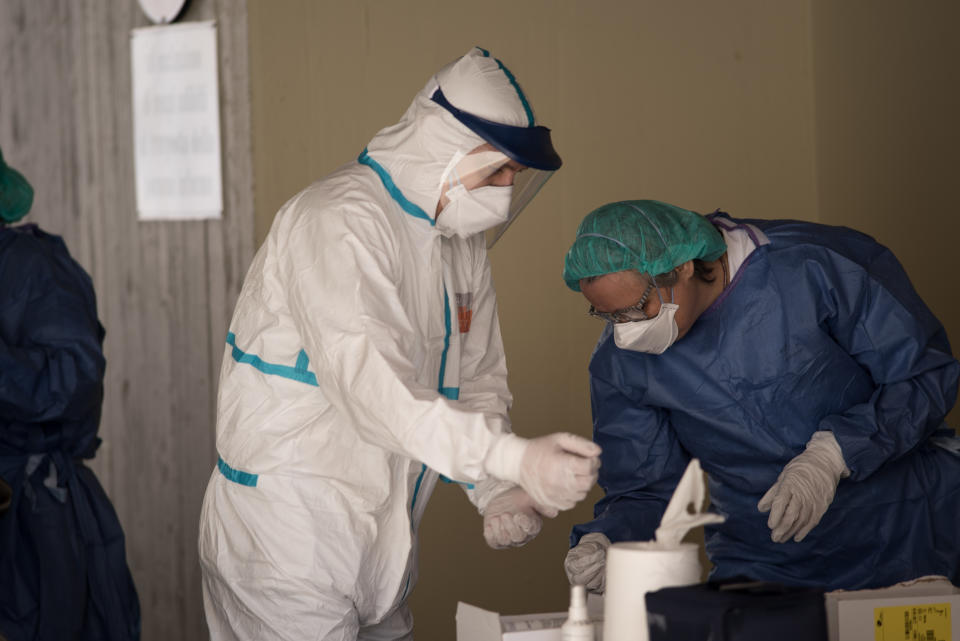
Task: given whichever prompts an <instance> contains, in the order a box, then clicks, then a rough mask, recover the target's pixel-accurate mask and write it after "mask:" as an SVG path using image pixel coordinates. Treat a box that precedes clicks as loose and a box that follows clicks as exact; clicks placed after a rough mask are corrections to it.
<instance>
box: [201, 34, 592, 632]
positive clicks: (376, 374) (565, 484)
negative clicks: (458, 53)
mask: <svg viewBox="0 0 960 641" xmlns="http://www.w3.org/2000/svg"><path fill="white" fill-rule="evenodd" d="M560 164H561V161H560V158H559V156H558V155H557V154H556V152H555V151H554V148H553V145H552V143H551V140H550V133H549V129H547V128H545V127H541V126H536V125H535V124H534V118H533V113H532V111H531V109H530V106H529V103H528V102H527V99H526V97H525V96H524V94H523V92H522V91H521V89H520V87H519V85H518V84H517V82H516V80H515V79H514V77H513V75H512V74H511V73H510V72H509V70H507V69H506V67H504V66H503V65H502V64H501V63H500V62H499V61H498V60H496V59H495V58H493V57H492V56H490V54H489V53H488V52H486V51H485V50H483V49H479V48H475V49H472V50H471V51H469V52H468V53H467V54H466V55H465V56H463V57H461V58H459V59H458V60H456V61H454V62H452V63H451V64H449V65H447V66H446V67H444V68H443V69H441V70H440V71H439V72H438V73H437V74H435V75H434V76H433V77H432V78H431V79H430V80H429V81H428V82H427V85H426V87H425V88H424V89H423V90H422V91H421V92H420V93H419V94H417V96H416V98H415V99H414V101H413V104H412V105H411V106H410V107H409V109H408V110H407V112H406V113H405V114H404V116H403V118H402V120H401V121H400V123H399V124H397V125H394V126H392V127H388V128H386V129H383V130H382V131H380V132H379V133H378V134H377V135H376V136H375V137H374V138H373V140H372V141H371V142H370V143H369V145H368V147H367V148H366V149H365V150H364V151H363V152H362V153H361V154H360V156H359V158H358V159H357V161H355V162H352V163H349V164H347V165H345V166H343V167H341V168H340V169H338V170H337V171H335V172H334V173H333V174H331V175H329V176H327V177H325V178H323V179H321V180H319V181H317V182H315V183H314V184H312V185H311V186H309V187H307V188H306V189H305V190H303V191H302V192H300V193H299V194H297V195H296V196H294V197H293V198H292V199H291V200H290V201H289V202H287V203H286V204H285V205H284V206H283V208H282V209H281V210H280V212H279V213H278V214H277V216H276V219H275V221H274V223H273V226H272V228H271V230H270V233H269V235H268V236H267V238H266V240H265V242H264V244H263V246H262V247H261V248H260V250H259V251H258V252H257V255H256V257H255V258H254V261H253V264H252V265H251V267H250V270H249V272H248V274H247V277H246V281H245V282H244V285H243V290H242V292H241V294H240V298H239V300H238V302H237V306H236V310H235V313H234V316H233V319H232V321H231V324H230V330H229V333H228V336H227V346H226V353H225V357H224V361H223V366H222V369H221V372H220V390H219V402H218V417H217V452H218V455H219V460H218V462H217V467H216V469H215V470H214V472H213V475H212V477H211V479H210V483H209V485H208V487H207V491H206V495H205V497H204V502H203V510H202V515H201V523H200V541H199V545H200V560H201V565H202V572H203V592H204V607H205V611H206V617H207V623H208V626H209V629H210V634H211V638H212V639H214V640H219V639H311V640H315V639H335V640H340V639H410V638H412V627H413V621H412V617H411V615H410V613H409V609H408V608H407V605H406V599H407V596H408V595H409V593H410V590H411V588H412V587H413V585H414V583H415V580H416V570H417V563H416V547H417V545H416V533H417V528H418V524H419V522H420V518H421V515H422V514H423V511H424V508H425V506H426V503H427V500H428V498H429V496H430V494H431V491H432V490H433V487H434V485H435V483H436V482H437V479H438V477H439V476H440V475H443V476H444V477H446V478H447V479H449V480H452V481H455V482H458V483H461V484H463V486H464V488H465V489H466V493H467V496H468V497H469V498H470V500H471V501H472V502H473V503H474V504H475V505H476V506H477V508H478V509H479V511H480V513H481V514H482V515H483V518H484V536H485V538H486V541H487V543H488V544H489V545H490V546H491V547H494V548H502V547H508V546H516V545H522V544H523V543H525V542H526V541H528V540H529V539H531V538H533V537H534V536H535V535H536V534H537V533H538V531H539V530H540V527H541V518H542V517H543V516H546V517H553V516H555V515H556V514H557V512H558V510H565V509H569V508H571V507H573V506H574V505H575V503H576V502H577V501H579V500H581V499H583V498H584V496H585V495H586V493H587V492H588V490H589V489H590V488H591V487H592V486H593V484H594V483H595V482H596V478H597V469H598V467H599V454H600V448H599V447H598V446H597V445H595V444H594V443H593V442H592V441H590V440H588V439H585V438H581V437H579V436H576V435H573V434H569V433H555V434H550V435H548V436H542V437H538V438H533V439H525V438H521V437H519V436H517V435H514V434H512V432H511V427H510V422H509V418H508V409H509V406H510V403H511V400H512V399H511V395H510V392H509V390H508V388H507V382H506V376H507V369H506V362H505V357H504V352H503V345H502V341H501V336H500V328H499V321H498V317H497V310H496V301H495V297H494V289H493V285H492V282H491V275H490V266H489V262H488V259H487V253H486V250H487V240H486V239H487V237H488V236H489V237H491V238H493V236H491V234H497V233H502V230H503V229H505V228H506V226H507V225H508V224H509V223H510V222H511V220H512V219H513V216H515V215H516V213H517V212H518V211H519V208H520V207H522V206H523V205H524V204H525V203H526V201H527V200H529V198H530V197H532V195H533V194H535V193H536V190H537V189H538V188H539V186H540V185H542V183H543V180H544V179H545V177H547V176H549V174H550V173H552V172H553V171H554V170H556V169H557V168H559V167H560ZM521 178H524V179H526V180H525V181H524V182H525V184H526V187H525V188H523V187H521ZM484 232H487V233H486V234H485V233H484Z"/></svg>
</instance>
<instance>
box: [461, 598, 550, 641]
mask: <svg viewBox="0 0 960 641" xmlns="http://www.w3.org/2000/svg"><path fill="white" fill-rule="evenodd" d="M566 620H567V613H566V612H547V613H544V614H516V615H508V616H501V615H500V614H499V613H497V612H490V611H489V610H483V609H481V608H478V607H476V606H473V605H469V604H467V603H463V602H462V601H461V602H459V603H457V641H561V640H560V626H562V625H563V622H564V621H566Z"/></svg>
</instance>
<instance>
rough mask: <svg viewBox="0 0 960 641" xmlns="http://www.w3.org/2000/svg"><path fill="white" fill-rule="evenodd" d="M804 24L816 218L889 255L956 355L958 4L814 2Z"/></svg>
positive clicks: (959, 416) (957, 420) (955, 419)
mask: <svg viewBox="0 0 960 641" xmlns="http://www.w3.org/2000/svg"><path fill="white" fill-rule="evenodd" d="M921 8H922V10H921ZM812 15H813V27H814V28H813V51H814V61H815V62H814V71H815V73H814V76H815V78H816V82H815V95H816V101H815V105H816V141H817V154H816V160H817V184H818V188H819V193H820V200H819V210H820V218H821V220H822V221H823V222H829V223H832V224H837V225H848V226H850V227H856V228H858V229H862V230H864V231H866V232H868V233H870V234H871V235H873V236H874V237H875V238H877V239H878V240H880V241H881V242H882V243H884V244H886V245H887V246H889V247H890V248H891V249H892V250H893V251H894V253H895V254H896V255H897V256H898V257H899V258H900V260H901V261H902V262H903V264H904V266H905V267H906V269H907V272H908V273H909V274H910V277H911V280H912V282H913V284H914V286H915V287H916V288H917V290H918V291H919V292H920V295H921V296H922V297H923V298H924V300H925V301H926V302H927V304H928V305H929V306H930V307H931V309H932V310H933V312H934V313H935V314H936V315H937V317H938V318H940V320H941V321H942V322H943V324H944V326H945V327H946V329H947V335H948V336H949V337H951V338H952V340H953V347H954V354H957V353H958V352H957V348H958V346H960V299H958V296H957V294H958V291H960V288H958V286H957V279H956V272H957V256H958V254H960V252H958V251H957V243H958V240H957V239H958V238H960V215H958V213H957V208H958V197H957V185H958V176H960V125H958V114H960V83H958V82H957V80H956V77H957V64H958V62H960V39H958V38H957V37H956V25H958V24H960V4H958V3H956V2H952V1H951V0H937V1H935V2H925V3H923V4H922V5H914V4H909V3H903V2H899V1H898V0H879V1H875V0H852V1H845V2H833V1H832V0H814V2H813V12H812ZM948 420H949V422H950V424H951V425H953V426H954V427H958V428H960V410H956V409H955V410H954V411H953V412H952V413H951V414H950V415H949V417H948Z"/></svg>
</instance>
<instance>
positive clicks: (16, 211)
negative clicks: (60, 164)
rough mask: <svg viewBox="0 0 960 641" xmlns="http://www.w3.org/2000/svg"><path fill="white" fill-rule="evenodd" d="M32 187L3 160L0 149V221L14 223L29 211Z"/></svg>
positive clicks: (31, 201)
mask: <svg viewBox="0 0 960 641" xmlns="http://www.w3.org/2000/svg"><path fill="white" fill-rule="evenodd" d="M32 204H33V187H31V186H30V183H28V182H27V179H26V178H24V177H23V176H22V175H21V174H20V172H19V171H17V170H16V169H14V168H13V167H10V166H8V165H7V163H5V162H3V152H2V151H0V223H15V222H17V221H18V220H20V219H21V218H23V217H24V216H26V215H27V212H28V211H30V206H31V205H32Z"/></svg>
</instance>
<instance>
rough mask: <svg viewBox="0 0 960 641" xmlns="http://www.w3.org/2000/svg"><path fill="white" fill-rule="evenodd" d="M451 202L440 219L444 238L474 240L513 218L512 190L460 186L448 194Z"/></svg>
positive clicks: (440, 230) (439, 216)
mask: <svg viewBox="0 0 960 641" xmlns="http://www.w3.org/2000/svg"><path fill="white" fill-rule="evenodd" d="M447 196H448V197H449V198H450V202H448V203H447V204H446V205H445V206H444V208H443V209H441V210H440V213H439V214H438V215H437V225H436V227H437V231H439V232H440V233H441V234H443V235H444V236H453V235H457V236H462V237H464V238H466V237H468V236H472V235H474V234H476V233H478V232H482V231H486V230H488V229H490V228H491V227H495V226H496V225H499V224H501V223H504V222H506V220H507V217H508V216H509V214H510V199H511V198H512V197H513V187H512V186H506V187H495V186H492V185H489V186H486V187H477V188H476V189H470V190H468V189H467V188H466V187H464V186H463V185H457V186H456V187H454V188H453V189H451V190H450V191H448V192H447Z"/></svg>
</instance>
